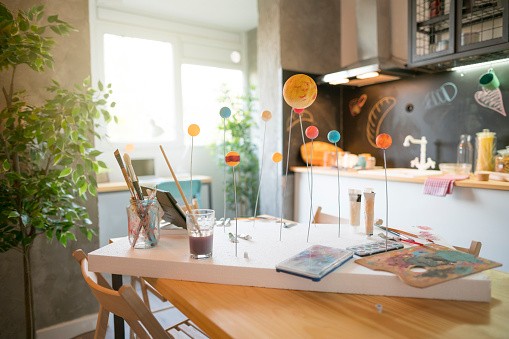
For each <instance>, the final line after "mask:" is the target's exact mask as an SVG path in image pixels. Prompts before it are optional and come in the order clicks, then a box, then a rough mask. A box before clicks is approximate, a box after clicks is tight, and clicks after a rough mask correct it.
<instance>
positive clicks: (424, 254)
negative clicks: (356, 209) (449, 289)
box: [355, 244, 502, 288]
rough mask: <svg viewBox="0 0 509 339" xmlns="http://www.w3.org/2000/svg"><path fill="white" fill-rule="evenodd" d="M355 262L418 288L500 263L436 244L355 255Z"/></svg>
mask: <svg viewBox="0 0 509 339" xmlns="http://www.w3.org/2000/svg"><path fill="white" fill-rule="evenodd" d="M355 262H356V263H357V264H360V265H362V266H365V267H367V268H370V269H372V270H376V271H387V272H391V273H394V274H396V275H397V276H398V277H399V278H400V279H401V280H402V281H403V282H404V283H406V284H408V285H410V286H414V287H420V288H424V287H429V286H433V285H436V284H439V283H442V282H445V281H448V280H452V279H457V278H462V277H465V276H467V275H471V274H474V273H477V272H481V271H484V270H487V269H490V268H495V267H499V266H502V264H500V263H497V262H494V261H491V260H488V259H483V258H479V257H475V256H474V255H472V254H469V253H463V252H459V251H455V250H452V249H450V248H447V247H444V246H440V245H436V244H432V245H427V246H414V247H410V248H406V249H404V250H400V251H396V252H390V253H383V254H379V255H376V256H373V257H367V258H362V259H357V260H355Z"/></svg>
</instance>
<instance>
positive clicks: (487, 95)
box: [474, 87, 507, 117]
mask: <svg viewBox="0 0 509 339" xmlns="http://www.w3.org/2000/svg"><path fill="white" fill-rule="evenodd" d="M474 97H475V101H477V103H478V104H479V105H481V106H483V107H486V108H489V109H491V110H494V111H495V112H498V113H500V114H502V115H503V116H504V117H505V116H507V114H505V109H504V102H503V100H502V92H500V88H496V89H494V90H492V91H490V90H487V89H486V88H484V87H483V88H482V91H477V92H475V96H474Z"/></svg>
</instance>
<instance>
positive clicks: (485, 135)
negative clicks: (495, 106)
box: [475, 129, 497, 171]
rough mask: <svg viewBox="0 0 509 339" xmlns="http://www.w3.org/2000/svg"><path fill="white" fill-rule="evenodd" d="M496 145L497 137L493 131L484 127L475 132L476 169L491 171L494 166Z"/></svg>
mask: <svg viewBox="0 0 509 339" xmlns="http://www.w3.org/2000/svg"><path fill="white" fill-rule="evenodd" d="M496 146H497V137H496V133H495V132H490V130H489V129H484V130H483V131H482V132H479V133H477V138H476V140H475V149H476V157H477V160H476V166H475V170H476V171H493V168H494V167H495V149H496Z"/></svg>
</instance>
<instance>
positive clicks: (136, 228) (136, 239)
mask: <svg viewBox="0 0 509 339" xmlns="http://www.w3.org/2000/svg"><path fill="white" fill-rule="evenodd" d="M127 220H128V225H129V226H128V227H129V228H128V233H129V243H130V244H131V247H134V248H152V247H154V246H156V245H157V243H158V242H159V207H158V205H157V200H135V199H131V203H130V205H129V206H127Z"/></svg>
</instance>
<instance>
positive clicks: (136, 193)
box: [114, 150, 160, 248]
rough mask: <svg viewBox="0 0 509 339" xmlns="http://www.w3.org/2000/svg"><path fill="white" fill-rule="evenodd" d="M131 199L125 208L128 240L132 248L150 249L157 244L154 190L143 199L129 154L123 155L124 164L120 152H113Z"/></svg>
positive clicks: (156, 210)
mask: <svg viewBox="0 0 509 339" xmlns="http://www.w3.org/2000/svg"><path fill="white" fill-rule="evenodd" d="M114 154H115V158H116V159H117V162H118V165H119V166H120V170H121V171H122V175H123V176H124V180H125V182H126V184H127V188H128V189H129V192H131V199H130V203H129V206H127V219H128V238H129V243H130V244H131V247H133V248H151V247H154V246H155V245H157V243H158V242H159V221H160V220H159V205H158V204H157V200H156V199H155V193H156V192H157V187H156V189H154V190H152V192H151V193H150V195H149V196H148V197H144V196H143V193H142V191H141V189H140V185H139V183H138V177H137V176H136V173H134V169H133V167H132V164H131V158H130V157H129V154H124V161H125V166H124V162H123V161H122V158H121V157H120V152H119V151H118V150H116V151H115V152H114Z"/></svg>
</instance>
